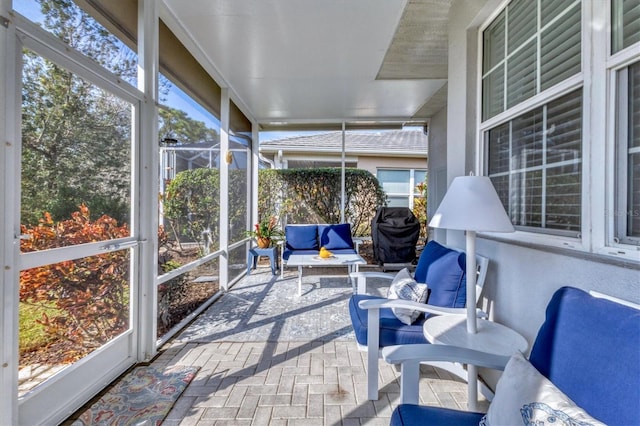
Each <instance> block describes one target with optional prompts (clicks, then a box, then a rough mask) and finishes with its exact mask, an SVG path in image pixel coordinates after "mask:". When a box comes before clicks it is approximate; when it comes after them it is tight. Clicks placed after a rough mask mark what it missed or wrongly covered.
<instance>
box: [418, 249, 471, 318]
mask: <svg viewBox="0 0 640 426" xmlns="http://www.w3.org/2000/svg"><path fill="white" fill-rule="evenodd" d="M466 260H467V259H466V255H465V254H464V253H460V252H458V251H455V250H451V251H450V252H449V253H446V254H444V255H443V256H441V257H440V258H439V259H437V260H436V261H434V262H433V263H431V265H429V270H428V271H427V280H426V283H427V285H428V286H429V299H428V300H427V303H428V304H430V305H435V306H442V307H447V308H464V307H465V306H466V302H467V277H466V274H465V269H466V263H467V262H466Z"/></svg>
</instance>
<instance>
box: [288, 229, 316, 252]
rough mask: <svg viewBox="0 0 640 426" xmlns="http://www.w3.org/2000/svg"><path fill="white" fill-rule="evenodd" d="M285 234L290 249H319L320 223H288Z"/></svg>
mask: <svg viewBox="0 0 640 426" xmlns="http://www.w3.org/2000/svg"><path fill="white" fill-rule="evenodd" d="M284 234H285V239H286V240H287V248H288V249H290V250H318V225H287V226H286V227H285V228H284Z"/></svg>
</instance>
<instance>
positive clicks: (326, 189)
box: [258, 168, 386, 235]
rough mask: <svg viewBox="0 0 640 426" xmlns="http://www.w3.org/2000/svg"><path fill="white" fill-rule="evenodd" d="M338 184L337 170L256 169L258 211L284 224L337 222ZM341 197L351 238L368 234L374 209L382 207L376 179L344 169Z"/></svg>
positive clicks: (384, 196)
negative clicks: (343, 198) (351, 233)
mask: <svg viewBox="0 0 640 426" xmlns="http://www.w3.org/2000/svg"><path fill="white" fill-rule="evenodd" d="M340 182H341V170H340V168H321V169H286V170H273V169H268V170H260V171H259V177H258V211H259V212H260V214H261V215H262V216H263V217H264V216H272V215H273V216H278V217H280V218H281V219H282V218H284V217H286V221H287V223H338V222H340V208H341V206H340V203H341V189H340ZM345 196H346V200H345V204H346V205H345V219H346V221H347V222H350V223H351V224H352V225H353V229H354V233H355V235H368V234H370V232H371V219H372V218H373V216H374V215H375V212H376V209H377V208H378V207H379V206H382V205H386V195H385V194H384V191H383V190H382V188H381V186H380V184H379V183H378V180H377V179H376V177H375V176H373V175H372V174H371V173H370V172H368V171H366V170H361V169H346V170H345Z"/></svg>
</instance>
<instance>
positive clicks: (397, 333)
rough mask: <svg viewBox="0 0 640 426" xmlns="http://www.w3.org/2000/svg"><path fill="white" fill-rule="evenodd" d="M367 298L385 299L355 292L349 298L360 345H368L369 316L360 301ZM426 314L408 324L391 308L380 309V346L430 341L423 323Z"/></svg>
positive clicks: (350, 311) (352, 319)
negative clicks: (425, 335) (424, 330)
mask: <svg viewBox="0 0 640 426" xmlns="http://www.w3.org/2000/svg"><path fill="white" fill-rule="evenodd" d="M367 299H383V298H381V297H377V296H372V295H368V294H354V295H353V296H351V298H350V299H349V315H351V324H353V330H354V332H355V335H356V340H357V341H358V343H359V344H360V345H363V346H366V345H367V316H368V312H367V310H366V309H361V308H360V306H358V303H359V302H360V301H361V300H367ZM424 321H425V318H424V315H421V316H420V317H419V318H418V319H417V320H416V322H414V323H413V324H411V325H406V324H403V323H402V322H400V320H399V319H398V318H397V317H396V316H395V315H394V314H393V311H391V309H389V308H382V309H380V341H379V343H380V347H384V346H391V345H400V344H413V343H429V342H427V339H426V338H425V337H424V332H423V331H422V325H423V324H424Z"/></svg>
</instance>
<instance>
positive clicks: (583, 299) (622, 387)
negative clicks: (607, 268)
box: [529, 287, 640, 425]
mask: <svg viewBox="0 0 640 426" xmlns="http://www.w3.org/2000/svg"><path fill="white" fill-rule="evenodd" d="M529 361H531V364H533V366H534V367H536V368H537V369H538V371H540V373H542V374H543V375H544V376H546V377H547V378H548V379H549V380H551V381H552V382H553V383H554V384H555V385H556V386H557V387H558V388H559V389H560V390H561V391H562V392H564V393H565V394H567V395H568V396H569V397H570V398H571V399H572V400H573V401H574V402H575V403H576V404H577V405H578V406H579V407H582V408H583V409H585V410H586V411H587V412H588V413H589V414H590V415H591V416H593V417H595V418H596V419H598V420H600V421H601V422H604V423H606V424H611V425H630V424H639V422H640V417H639V413H640V310H638V309H634V308H632V307H627V306H623V305H620V304H618V303H615V302H612V301H609V300H606V299H601V298H596V297H592V296H591V295H590V294H588V293H587V292H585V291H582V290H579V289H576V288H571V287H563V288H561V289H559V290H558V291H557V292H556V293H555V294H554V296H553V298H552V299H551V301H550V302H549V304H548V306H547V311H546V320H545V322H544V323H543V324H542V327H541V328H540V330H539V331H538V335H537V337H536V340H535V343H534V345H533V348H532V350H531V356H530V357H529Z"/></svg>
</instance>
